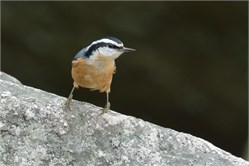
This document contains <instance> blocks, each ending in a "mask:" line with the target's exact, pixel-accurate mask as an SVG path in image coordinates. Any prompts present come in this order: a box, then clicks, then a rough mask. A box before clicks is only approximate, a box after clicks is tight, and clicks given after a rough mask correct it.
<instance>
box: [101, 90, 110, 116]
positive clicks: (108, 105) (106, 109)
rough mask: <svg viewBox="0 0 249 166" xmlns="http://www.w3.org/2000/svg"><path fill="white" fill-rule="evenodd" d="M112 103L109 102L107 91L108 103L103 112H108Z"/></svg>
mask: <svg viewBox="0 0 249 166" xmlns="http://www.w3.org/2000/svg"><path fill="white" fill-rule="evenodd" d="M110 107H111V103H110V102H109V92H106V105H105V108H103V109H102V113H106V112H108V111H109V110H110Z"/></svg>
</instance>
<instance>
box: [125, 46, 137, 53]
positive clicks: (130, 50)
mask: <svg viewBox="0 0 249 166" xmlns="http://www.w3.org/2000/svg"><path fill="white" fill-rule="evenodd" d="M121 51H123V52H132V51H136V50H135V49H133V48H127V47H124V48H122V49H121Z"/></svg>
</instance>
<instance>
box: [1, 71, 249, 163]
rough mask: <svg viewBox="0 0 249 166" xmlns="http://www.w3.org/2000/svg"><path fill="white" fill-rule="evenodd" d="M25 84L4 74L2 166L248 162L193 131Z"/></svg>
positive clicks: (2, 90) (2, 89)
mask: <svg viewBox="0 0 249 166" xmlns="http://www.w3.org/2000/svg"><path fill="white" fill-rule="evenodd" d="M65 100H66V99H65V98H64V97H60V96H57V95H54V94H51V93H48V92H45V91H42V90H39V89H35V88H32V87H28V86H25V85H22V84H21V83H20V82H19V81H18V80H16V79H15V78H13V77H11V76H9V75H7V74H5V73H3V72H1V73H0V156H1V157H0V165H23V166H29V165H30V166H31V165H32V166H33V165H44V166H45V165H51V166H52V165H74V166H91V165H92V166H95V165H115V166H117V165H136V166H139V165H141V166H144V165H148V166H150V165H155V166H159V165H160V166H161V165H169V166H170V165H172V166H186V165H191V166H205V165H208V166H219V165H222V166H230V165H231V166H246V165H248V166H249V163H248V162H247V161H245V160H243V159H241V158H238V157H235V156H233V155H231V154H230V153H228V152H225V151H223V150H221V149H219V148H217V147H215V146H214V145H212V144H211V143H209V142H207V141H205V140H203V139H200V138H197V137H194V136H192V135H189V134H185V133H181V132H177V131H174V130H171V129H168V128H163V127H160V126H157V125H154V124H151V123H148V122H145V121H143V120H141V119H137V118H134V117H130V116H126V115H122V114H119V113H116V112H113V111H110V112H108V113H106V114H100V108H99V107H96V106H94V105H91V104H88V103H84V102H79V101H75V100H73V104H72V107H71V108H72V111H69V110H66V109H65V108H64V102H65Z"/></svg>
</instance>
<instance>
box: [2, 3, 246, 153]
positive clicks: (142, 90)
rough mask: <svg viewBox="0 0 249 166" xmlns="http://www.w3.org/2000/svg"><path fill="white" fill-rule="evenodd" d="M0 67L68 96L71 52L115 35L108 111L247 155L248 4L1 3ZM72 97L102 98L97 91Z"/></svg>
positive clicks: (93, 100)
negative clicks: (117, 47) (117, 49)
mask: <svg viewBox="0 0 249 166" xmlns="http://www.w3.org/2000/svg"><path fill="white" fill-rule="evenodd" d="M1 4H2V8H1V9H2V10H1V14H2V17H1V19H2V25H1V35H2V37H1V42H2V45H1V47H2V50H1V55H2V71H4V72H6V73H8V74H10V75H12V76H14V77H16V78H18V79H19V80H20V81H21V82H22V83H23V84H26V85H30V86H33V87H36V88H40V89H43V90H46V91H49V92H52V93H56V94H58V95H62V96H65V97H67V96H68V94H69V92H70V90H71V88H72V79H71V75H70V70H71V60H72V58H73V57H74V55H75V54H76V53H77V52H78V51H79V50H80V49H81V48H82V47H85V46H87V45H88V44H90V43H91V42H92V41H94V40H96V39H99V38H101V37H104V36H115V37H118V38H119V39H121V40H122V41H123V42H124V44H125V45H126V46H127V47H132V48H135V49H136V50H137V51H136V52H134V53H129V54H128V53H127V54H123V55H122V56H121V57H120V58H119V59H117V61H116V64H117V73H116V74H115V76H114V80H113V84H112V92H111V96H110V98H111V103H112V109H113V110H115V111H117V112H120V113H123V114H127V115H132V116H135V117H138V118H141V119H144V120H146V121H149V122H152V123H155V124H158V125H160V126H164V127H167V128H172V129H174V130H177V131H182V132H187V133H190V134H192V135H195V136H198V137H201V138H204V139H206V140H208V141H210V142H211V143H213V144H214V145H216V146H218V147H220V148H222V149H224V150H226V151H229V152H231V153H232V154H234V155H237V156H241V157H244V158H246V154H245V153H246V151H247V132H248V125H247V121H248V112H247V109H248V105H247V99H248V96H247V92H248V90H247V75H248V71H247V54H248V48H247V46H248V2H1ZM74 94H75V95H74V98H75V99H77V100H81V101H86V102H90V103H93V104H95V105H97V106H104V105H105V101H106V100H105V94H101V93H97V92H92V91H89V90H88V89H82V88H81V89H79V90H77V91H75V93H74Z"/></svg>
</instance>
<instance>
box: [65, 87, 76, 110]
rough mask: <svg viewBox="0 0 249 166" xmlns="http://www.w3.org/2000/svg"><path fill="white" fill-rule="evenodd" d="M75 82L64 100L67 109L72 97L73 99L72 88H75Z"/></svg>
mask: <svg viewBox="0 0 249 166" xmlns="http://www.w3.org/2000/svg"><path fill="white" fill-rule="evenodd" d="M75 87H76V86H75V84H74V86H73V88H72V90H71V92H70V94H69V96H68V98H67V101H66V102H65V107H66V108H67V109H70V104H71V103H72V99H73V91H74V89H75Z"/></svg>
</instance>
